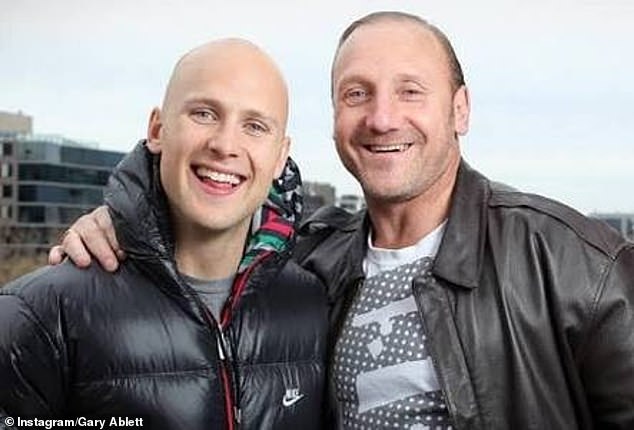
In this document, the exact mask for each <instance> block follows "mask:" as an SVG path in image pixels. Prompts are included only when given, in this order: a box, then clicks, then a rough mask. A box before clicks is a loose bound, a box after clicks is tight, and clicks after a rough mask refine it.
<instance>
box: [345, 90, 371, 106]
mask: <svg viewBox="0 0 634 430" xmlns="http://www.w3.org/2000/svg"><path fill="white" fill-rule="evenodd" d="M369 96H370V95H369V93H368V91H366V90H365V89H364V88H357V87H355V88H351V89H349V90H346V91H345V92H344V93H343V101H344V102H346V103H347V104H349V105H357V104H359V103H363V102H364V101H365V100H367V99H368V97H369Z"/></svg>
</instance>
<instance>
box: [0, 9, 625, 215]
mask: <svg viewBox="0 0 634 430" xmlns="http://www.w3.org/2000/svg"><path fill="white" fill-rule="evenodd" d="M375 10H402V11H407V12H412V13H416V14H419V15H421V16H423V17H426V18H427V19H429V20H430V21H431V22H433V23H435V24H436V25H438V26H439V27H440V28H441V29H443V30H444V31H445V32H446V33H447V34H448V36H449V38H450V39H451V40H452V42H453V44H454V47H455V49H456V51H457V54H458V56H459V58H460V59H461V61H462V65H463V69H464V71H465V75H466V79H467V83H468V85H469V87H470V91H471V96H472V121H471V130H470V132H469V134H468V135H467V136H466V138H464V139H463V140H462V148H463V152H464V154H465V157H466V159H467V160H468V161H469V162H470V163H471V165H472V166H474V167H476V168H477V169H479V170H480V171H482V172H483V173H485V174H487V175H488V176H489V177H490V178H492V179H495V180H499V181H503V182H506V183H508V184H510V185H512V186H515V187H517V188H521V189H523V190H526V191H531V192H537V193H540V194H545V195H547V196H550V197H553V198H556V199H558V200H561V201H564V202H565V203H568V204H570V205H572V206H573V207H575V208H577V209H578V210H580V211H582V212H584V213H587V212H592V211H603V212H609V211H620V212H634V139H633V138H632V135H631V132H630V130H631V127H630V126H631V124H632V123H634V84H633V82H632V76H634V60H633V56H632V47H634V1H632V0H532V1H530V2H529V1H526V0H521V1H520V0H506V1H502V0H480V1H477V2H474V1H471V0H453V1H451V0H433V1H421V0H419V1H394V0H393V1H387V0H384V1H378V0H363V1H357V0H339V1H332V0H325V1H324V0H322V1H290V0H288V1H282V0H277V1H276V0H273V1H257V0H253V1H245V0H242V1H240V0H234V1H232V2H229V1H217V0H197V1H191V0H178V1H177V0H169V1H168V0H151V1H150V0H134V1H132V0H110V1H105V0H104V1H94V0H56V1H41V0H19V1H18V0H0V110H3V111H13V112H15V111H18V110H21V111H22V112H24V113H25V114H28V115H31V116H32V117H33V118H34V127H35V132H36V133H44V134H58V135H63V136H65V137H68V138H73V139H77V140H84V141H91V142H97V143H99V146H100V148H102V149H111V150H119V151H128V150H129V149H130V148H131V147H132V146H133V144H134V143H135V142H136V141H137V140H138V139H139V138H141V137H143V136H144V135H145V126H146V123H147V118H148V115H149V112H150V110H151V108H152V107H153V106H155V105H158V104H160V102H161V98H162V93H163V89H164V86H165V83H166V81H167V79H168V76H169V73H170V72H171V69H172V67H173V64H174V62H175V61H176V60H177V58H178V57H179V56H180V55H181V54H183V53H184V52H185V51H187V50H189V49H190V48H192V47H194V46H196V45H198V44H200V43H203V42H205V41H208V40H210V39H214V38H218V37H227V36H240V37H246V38H248V39H251V40H253V41H255V42H256V43H258V44H259V45H260V46H261V47H263V48H264V49H265V50H266V51H268V52H269V53H270V54H271V55H272V56H273V57H274V58H275V59H276V60H277V61H278V63H279V64H280V67H281V68H282V70H283V72H284V73H285V75H286V77H287V79H288V81H289V84H290V87H291V110H292V112H291V124H290V134H291V136H292V137H293V141H294V147H293V151H292V153H293V157H294V158H295V159H296V160H297V161H298V163H299V164H300V167H301V168H302V170H303V173H304V179H305V180H313V181H322V182H330V183H332V184H334V185H335V186H336V187H337V191H338V194H342V193H360V190H359V188H358V187H357V186H356V183H355V181H354V180H353V179H352V177H350V176H349V175H348V173H347V172H346V171H345V170H344V169H343V167H341V165H340V163H339V161H338V159H337V155H336V153H335V150H334V145H333V143H332V138H331V136H332V123H331V119H332V111H331V109H330V102H329V82H328V71H329V67H330V62H331V57H332V53H333V50H334V47H335V44H336V40H337V38H338V36H339V33H340V32H341V31H342V30H343V29H344V28H345V27H346V26H347V24H348V23H349V22H351V21H352V20H353V19H355V18H358V17H360V16H362V15H364V14H366V13H368V12H371V11H375Z"/></svg>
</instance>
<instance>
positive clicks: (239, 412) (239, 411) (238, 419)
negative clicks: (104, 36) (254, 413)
mask: <svg viewBox="0 0 634 430" xmlns="http://www.w3.org/2000/svg"><path fill="white" fill-rule="evenodd" d="M233 416H234V417H236V423H238V424H240V422H241V421H242V409H240V408H239V407H237V406H234V407H233Z"/></svg>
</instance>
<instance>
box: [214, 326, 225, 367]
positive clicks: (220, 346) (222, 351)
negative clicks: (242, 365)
mask: <svg viewBox="0 0 634 430" xmlns="http://www.w3.org/2000/svg"><path fill="white" fill-rule="evenodd" d="M221 338H222V331H221V332H220V336H216V344H217V345H218V355H219V356H220V359H221V360H222V361H225V360H226V358H227V357H226V356H225V347H224V345H223V341H224V339H221Z"/></svg>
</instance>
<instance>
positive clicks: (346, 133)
mask: <svg viewBox="0 0 634 430" xmlns="http://www.w3.org/2000/svg"><path fill="white" fill-rule="evenodd" d="M332 79H333V86H332V88H333V104H334V112H335V121H334V138H335V142H336V145H337V151H338V153H339V156H340V158H341V160H342V162H343V164H344V165H345V166H346V168H347V169H348V170H349V171H350V172H351V173H352V174H353V175H354V176H355V177H356V178H357V180H358V181H359V182H360V183H361V186H362V188H363V191H364V194H365V197H366V200H367V201H368V204H372V203H373V202H375V203H393V202H403V201H408V200H411V199H413V198H416V197H418V196H421V195H424V194H425V193H426V192H427V191H428V190H429V189H430V187H432V186H433V185H434V184H436V183H438V182H439V180H440V179H441V178H442V177H444V176H448V175H449V176H451V175H455V171H456V169H457V165H458V160H459V158H460V149H459V146H458V137H457V136H458V135H459V134H464V133H466V131H467V126H468V116H469V103H468V96H467V93H466V88H465V87H464V86H461V87H460V88H458V89H457V90H456V91H454V89H453V88H452V85H451V74H450V68H449V65H448V61H447V56H446V53H445V51H444V49H443V47H442V45H441V44H440V43H439V42H438V40H437V39H436V38H435V36H434V35H433V34H432V33H431V32H430V31H429V30H427V29H426V28H424V27H422V26H421V25H419V24H417V23H413V22H409V21H406V20H394V19H386V20H382V21H378V22H373V23H370V24H364V25H362V26H360V27H358V28H357V29H355V30H354V32H352V34H351V35H350V36H349V38H348V39H347V40H346V41H345V42H343V44H342V45H341V47H340V50H339V52H338V54H337V57H336V58H335V62H334V66H333V74H332Z"/></svg>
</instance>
